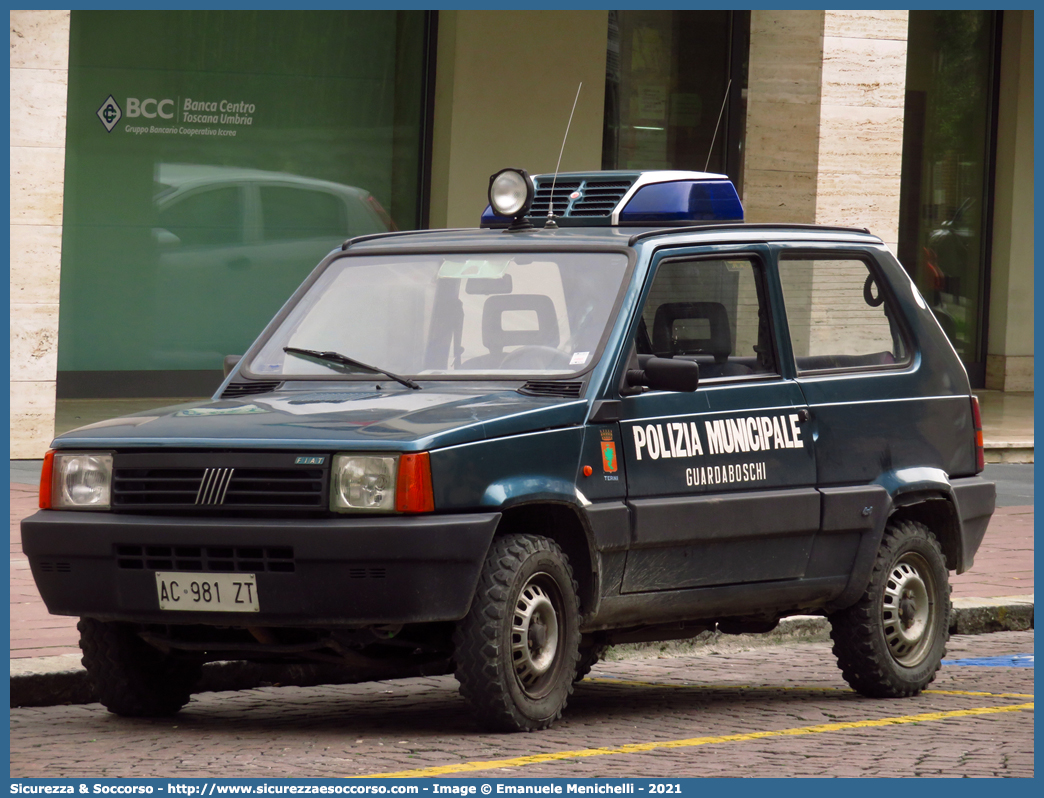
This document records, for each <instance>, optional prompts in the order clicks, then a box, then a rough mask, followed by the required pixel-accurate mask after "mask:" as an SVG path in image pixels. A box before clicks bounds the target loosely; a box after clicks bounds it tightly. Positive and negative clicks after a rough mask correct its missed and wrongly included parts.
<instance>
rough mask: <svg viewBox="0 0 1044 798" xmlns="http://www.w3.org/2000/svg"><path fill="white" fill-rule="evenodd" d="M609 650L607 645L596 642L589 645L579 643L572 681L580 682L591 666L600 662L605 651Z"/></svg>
mask: <svg viewBox="0 0 1044 798" xmlns="http://www.w3.org/2000/svg"><path fill="white" fill-rule="evenodd" d="M608 650H609V646H607V645H599V644H597V643H595V644H593V645H589V646H585V645H583V643H582V642H581V645H580V659H578V660H577V662H576V676H574V677H573V682H582V681H583V680H584V677H585V676H587V674H589V673H590V672H591V668H593V667H594V666H595V665H597V664H598V663H599V662H601V660H602V658H603V657H604V656H605V652H606V651H608Z"/></svg>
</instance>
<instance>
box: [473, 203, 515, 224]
mask: <svg viewBox="0 0 1044 798" xmlns="http://www.w3.org/2000/svg"><path fill="white" fill-rule="evenodd" d="M472 218H474V217H472ZM508 222H509V220H508V219H505V218H504V217H503V216H497V215H496V214H495V213H493V206H492V205H489V204H487V205H486V210H484V211H482V218H481V219H479V227H507V226H508Z"/></svg>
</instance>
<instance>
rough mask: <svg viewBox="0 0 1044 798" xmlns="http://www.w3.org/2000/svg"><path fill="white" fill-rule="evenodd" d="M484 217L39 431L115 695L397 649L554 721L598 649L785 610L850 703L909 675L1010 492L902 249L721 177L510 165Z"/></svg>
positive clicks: (318, 278) (335, 269)
mask: <svg viewBox="0 0 1044 798" xmlns="http://www.w3.org/2000/svg"><path fill="white" fill-rule="evenodd" d="M489 201H490V207H489V208H487V209H486V212H485V213H484V214H483V216H482V226H481V227H480V228H478V229H470V230H442V231H424V232H410V233H381V234H376V235H369V236H363V237H360V238H355V239H352V240H350V241H348V242H347V243H345V244H344V246H343V247H341V248H340V249H338V250H336V251H334V252H332V253H331V254H330V255H329V256H327V257H326V258H325V259H324V260H323V261H322V263H320V264H319V266H318V267H317V268H316V269H315V271H314V272H313V273H312V275H311V276H310V277H309V278H308V279H307V280H306V281H305V282H304V284H303V285H302V286H301V287H300V288H299V289H298V291H297V292H296V293H295V294H294V296H293V297H291V298H290V300H289V301H288V302H287V304H286V305H285V306H284V307H283V309H282V310H281V311H280V312H279V314H278V315H277V316H276V318H275V319H274V320H273V321H272V322H271V323H270V324H269V325H268V327H267V328H266V329H265V330H264V332H263V333H262V334H261V336H260V337H259V338H258V339H257V341H256V343H254V344H253V346H252V347H251V348H250V350H249V351H248V352H247V353H246V354H245V355H244V356H243V357H242V358H241V359H239V360H238V361H237V362H234V363H232V362H231V361H230V364H229V366H230V373H229V376H228V377H227V379H226V380H225V382H224V384H222V386H221V387H220V389H219V390H218V391H217V393H216V394H215V396H214V398H213V400H212V401H209V402H205V403H195V404H188V405H183V406H177V407H170V408H165V409H162V410H156V411H152V412H146V413H139V414H136V415H131V416H127V417H125V418H121V419H116V420H113V421H107V422H104V423H99V424H93V425H89V426H86V427H83V428H81V429H78V430H75V431H73V432H69V433H67V434H65V435H62V436H60V437H59V438H57V439H56V440H55V441H54V444H53V447H54V448H53V450H52V451H50V452H49V453H48V454H47V457H46V460H45V466H44V472H43V477H42V481H41V491H40V494H41V495H40V506H41V508H42V509H41V510H40V511H39V512H38V513H36V514H35V515H33V516H32V517H31V518H29V519H27V520H25V521H24V522H23V525H22V540H23V546H24V549H25V552H26V554H27V555H28V557H29V561H30V563H31V566H32V571H33V575H34V577H35V579H36V582H37V584H38V586H39V588H40V592H41V594H42V596H43V598H44V600H45V602H46V603H47V607H48V609H49V610H50V611H51V612H52V613H56V614H61V615H72V616H79V617H80V618H81V621H80V625H79V628H80V633H81V647H82V648H83V652H84V657H83V662H84V665H85V666H86V668H87V670H88V672H89V674H90V676H91V677H92V679H93V680H94V682H95V684H96V686H97V690H98V693H99V695H100V698H101V701H102V703H103V704H105V706H107V707H108V708H109V709H110V710H111V711H113V712H115V713H118V714H122V715H163V714H169V713H173V712H176V711H177V710H178V709H180V708H181V707H182V706H183V705H184V704H185V703H186V702H187V701H188V699H189V695H190V693H191V691H192V688H193V684H194V682H195V680H196V679H197V678H198V677H199V674H200V669H201V666H202V665H203V664H204V663H206V662H209V661H218V660H253V661H264V662H273V661H282V662H326V663H331V662H333V663H337V662H344V663H352V664H358V663H359V662H384V663H390V662H394V663H400V664H402V663H409V664H413V665H418V666H420V665H425V664H426V665H427V666H428V668H429V672H430V671H431V670H432V669H437V668H440V667H441V669H442V671H443V672H446V671H447V670H449V669H452V670H453V671H454V673H455V675H456V678H457V680H458V681H459V682H460V690H461V692H462V693H463V695H464V697H465V698H466V699H467V701H468V703H469V704H470V705H471V707H472V708H473V709H474V712H475V714H476V715H477V717H478V718H479V719H480V720H481V722H482V723H483V724H484V725H486V726H489V727H492V728H495V729H505V730H532V729H541V728H546V727H547V726H549V725H551V724H552V723H553V722H554V721H555V720H556V719H557V718H558V717H559V716H560V715H561V713H562V711H563V709H564V708H565V706H566V701H567V699H568V697H569V695H570V693H571V692H572V690H573V685H574V683H575V682H576V681H577V680H579V679H582V678H583V677H584V675H585V674H586V673H587V672H588V670H589V669H590V668H591V666H592V665H593V664H594V663H595V662H596V661H597V659H598V657H599V656H600V655H601V654H602V653H603V652H604V651H605V647H606V646H608V645H612V644H614V643H621V642H629V641H651V640H666V639H677V638H686V637H693V636H695V635H697V634H699V633H700V632H701V631H703V630H707V629H713V628H717V629H720V630H721V631H723V632H759V631H768V630H770V629H771V628H772V627H774V626H775V625H776V623H777V622H778V621H779V619H780V618H783V617H785V616H788V615H794V614H818V615H825V616H826V617H827V618H829V619H830V624H831V627H832V635H833V640H834V653H835V654H836V656H837V659H838V663H839V665H840V668H841V670H842V673H843V675H844V678H845V679H847V680H848V682H849V683H850V684H851V685H852V687H854V688H855V689H856V690H858V691H859V692H860V693H863V694H865V695H869V696H910V695H915V694H917V693H918V692H919V691H920V690H921V689H923V688H924V687H925V685H927V684H928V683H929V682H930V681H931V680H932V679H933V678H934V676H935V673H936V671H937V669H938V668H939V663H940V659H941V658H942V656H943V653H944V646H945V644H946V640H947V636H948V625H949V615H950V588H949V584H948V572H950V571H955V572H957V573H961V572H963V571H966V570H967V569H969V568H970V567H971V565H972V558H973V557H974V555H975V552H976V550H977V548H978V546H979V543H980V541H981V540H982V537H983V534H984V533H985V531H986V526H987V524H988V522H989V519H990V516H991V514H992V513H993V508H994V486H993V484H992V483H989V482H986V481H984V480H983V479H982V478H981V477H980V476H978V474H979V472H981V471H982V468H983V450H982V433H981V422H980V418H979V410H978V405H977V402H976V399H975V397H974V396H972V393H971V389H970V387H969V383H968V377H967V375H966V373H965V371H964V368H963V367H962V365H961V362H960V360H959V359H958V357H957V355H956V354H955V353H954V350H953V348H952V347H951V346H950V344H949V342H948V341H947V339H946V337H945V335H944V334H943V332H942V330H941V329H940V327H939V324H938V323H937V322H936V320H935V318H934V316H933V315H932V312H931V311H930V310H929V308H928V306H927V305H926V303H925V301H924V299H923V298H922V297H921V295H920V294H919V293H918V291H917V289H916V287H915V286H914V284H913V283H912V282H911V280H910V278H909V277H908V276H907V274H906V272H905V271H904V270H903V268H902V267H901V266H900V265H899V263H897V262H896V260H895V258H894V257H893V256H892V255H891V254H890V253H889V251H888V250H887V249H886V248H885V246H884V245H883V244H882V243H881V241H880V240H879V239H878V238H876V237H874V236H872V235H870V234H869V233H868V232H867V231H865V230H855V229H841V228H826V227H814V226H801V225H753V224H744V223H743V221H742V219H743V210H742V207H741V205H740V201H739V199H738V197H737V195H736V191H735V189H734V188H733V186H732V184H731V183H730V182H729V181H728V180H727V178H725V177H723V176H721V175H710V174H704V173H693V172H608V173H606V172H601V173H590V174H579V173H574V174H560V175H557V176H552V175H547V176H540V177H536V178H532V179H531V178H530V177H529V176H528V175H527V174H526V173H525V172H524V171H522V170H515V169H509V170H503V171H501V172H498V173H497V174H496V175H494V176H493V177H492V178H491V180H490V192H489ZM233 360H234V359H233Z"/></svg>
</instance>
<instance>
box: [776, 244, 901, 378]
mask: <svg viewBox="0 0 1044 798" xmlns="http://www.w3.org/2000/svg"><path fill="white" fill-rule="evenodd" d="M779 279H780V282H781V283H782V286H783V297H784V301H785V302H786V308H787V321H788V324H789V326H790V340H791V344H792V345H793V348H794V358H795V360H796V361H797V368H798V371H799V372H808V371H820V370H823V369H857V368H868V367H887V366H894V365H897V364H902V363H904V362H905V361H906V360H907V347H906V345H905V343H904V341H903V337H902V333H901V331H900V328H899V325H898V324H897V323H896V315H895V312H894V311H893V310H891V308H890V303H889V301H888V299H887V297H886V295H885V293H884V292H883V291H882V290H881V287H880V284H879V283H878V280H877V278H876V277H875V275H874V273H873V272H872V271H871V270H870V268H869V264H867V263H866V262H865V261H864V260H862V259H858V258H845V257H840V256H836V255H834V256H830V255H828V256H824V257H807V256H802V257H799V258H783V259H781V260H780V264H779Z"/></svg>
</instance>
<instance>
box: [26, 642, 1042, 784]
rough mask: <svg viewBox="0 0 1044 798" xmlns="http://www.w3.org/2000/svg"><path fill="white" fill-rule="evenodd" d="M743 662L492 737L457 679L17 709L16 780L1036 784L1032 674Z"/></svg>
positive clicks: (954, 649) (624, 670)
mask: <svg viewBox="0 0 1044 798" xmlns="http://www.w3.org/2000/svg"><path fill="white" fill-rule="evenodd" d="M729 649H730V647H729V646H727V645H726V646H723V647H719V648H715V649H712V650H710V651H705V652H704V653H701V654H699V655H686V656H673V657H650V658H646V659H631V660H624V661H618V662H608V663H600V664H599V665H598V666H597V667H596V668H595V670H594V671H593V673H592V678H591V679H590V680H588V681H585V682H583V683H581V684H580V685H578V686H577V689H576V693H575V695H574V697H573V700H572V701H571V704H570V706H569V708H568V709H567V711H566V714H565V717H564V718H563V719H562V721H560V723H559V724H558V725H556V726H555V727H554V728H553V729H551V730H549V731H546V732H540V733H534V734H510V735H506V734H490V733H487V732H484V731H482V730H480V729H479V728H477V727H476V725H475V724H474V722H473V721H472V720H471V717H470V715H469V713H468V711H467V707H466V706H465V704H464V702H463V700H462V699H461V698H460V697H459V696H458V694H457V692H456V682H455V681H454V680H453V679H452V678H451V677H448V676H447V677H432V678H423V679H408V680H401V681H387V682H376V683H369V684H362V685H346V686H338V687H315V688H293V687H286V688H278V687H272V688H263V689H257V690H249V691H242V692H235V693H211V694H203V695H199V696H196V697H195V698H194V699H193V701H192V702H191V703H190V704H189V706H188V707H187V708H186V709H185V710H184V711H183V712H182V713H181V714H180V715H178V716H177V717H175V718H171V719H166V720H131V719H126V718H118V717H116V716H113V715H109V714H107V713H106V712H105V710H103V709H102V708H101V707H100V706H99V705H97V704H90V705H86V706H67V707H47V708H39V709H15V710H11V775H12V776H13V777H26V776H28V777H70V778H72V777H83V778H90V777H113V776H126V777H146V776H152V777H168V778H169V777H173V778H190V777H218V778H257V777H260V778H264V777H286V776H291V777H298V778H303V777H344V776H353V775H374V774H390V773H401V772H403V771H420V773H418V774H417V775H429V776H439V777H442V776H446V777H452V776H476V777H480V778H494V779H501V778H513V777H591V776H600V777H662V778H672V777H690V776H733V777H734V776H858V777H873V776H887V777H892V776H1018V777H1030V776H1032V775H1033V712H1032V706H1033V704H1032V702H1033V698H1032V693H1033V669H1032V668H1015V667H969V666H965V665H959V664H956V665H945V666H944V667H943V669H942V671H940V675H939V677H938V678H937V679H936V681H935V683H934V684H933V685H932V686H931V690H929V691H927V692H925V693H924V694H923V695H921V696H919V697H916V698H912V699H903V700H876V699H867V698H862V697H860V696H857V695H856V694H855V693H853V692H851V691H849V690H848V689H847V687H846V685H845V684H844V682H843V681H842V680H841V677H840V672H839V671H838V670H837V668H836V666H835V664H834V659H833V657H832V656H831V654H830V651H829V644H826V643H792V644H789V645H785V646H772V647H761V648H757V649H747V650H729ZM1032 651H1033V632H1003V633H997V634H990V635H976V636H966V637H959V638H954V639H953V640H951V642H950V645H949V647H948V652H947V659H961V658H968V657H992V656H1002V655H1013V654H1030V653H1032ZM884 719H892V720H891V721H890V722H886V723H880V721H882V720H884ZM783 732H786V733H783ZM758 733H760V734H758ZM707 738H716V739H707ZM624 746H627V748H625V749H624V750H623V751H621V750H620V749H621V747H624ZM591 749H608V750H601V751H592V750H591ZM433 769H437V770H433Z"/></svg>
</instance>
